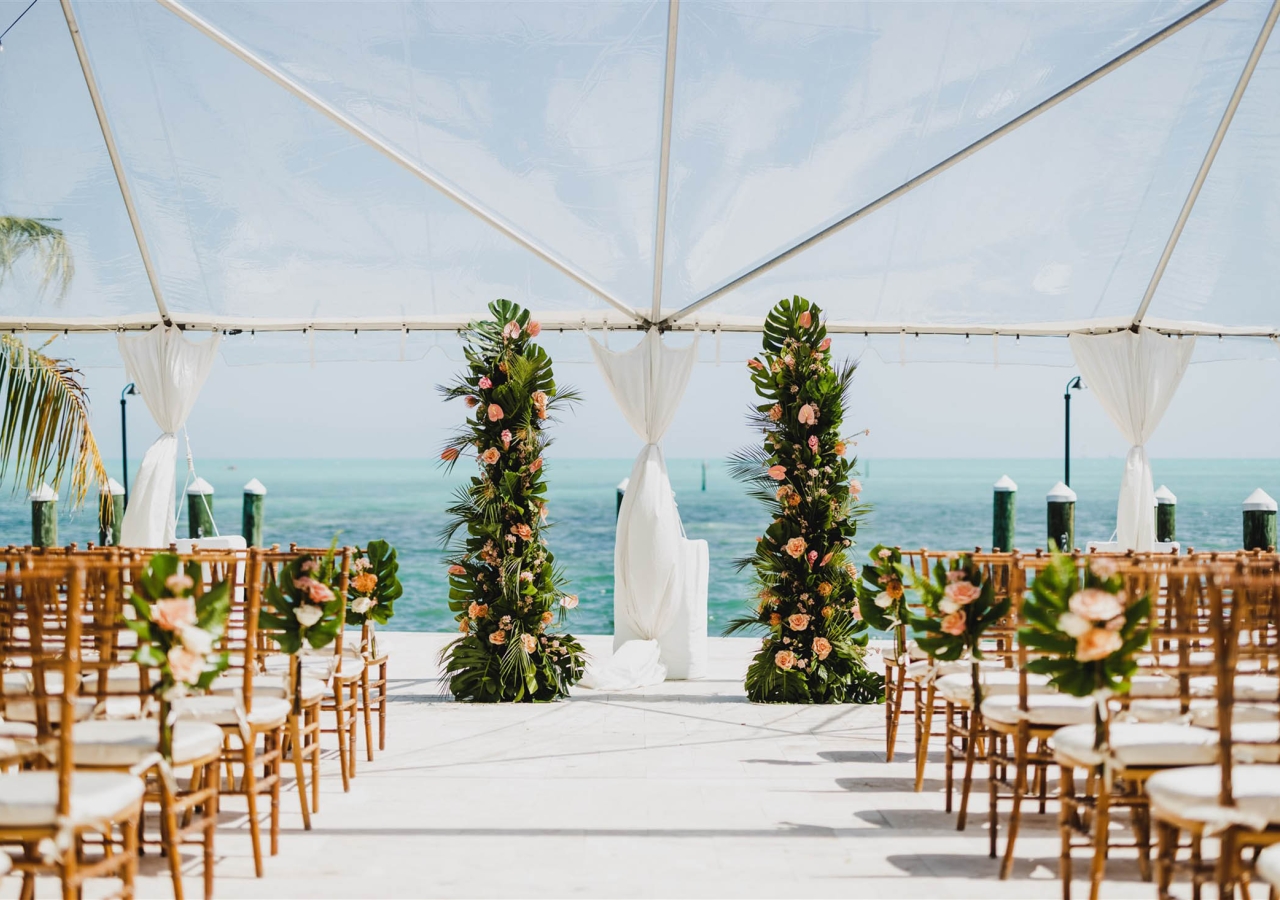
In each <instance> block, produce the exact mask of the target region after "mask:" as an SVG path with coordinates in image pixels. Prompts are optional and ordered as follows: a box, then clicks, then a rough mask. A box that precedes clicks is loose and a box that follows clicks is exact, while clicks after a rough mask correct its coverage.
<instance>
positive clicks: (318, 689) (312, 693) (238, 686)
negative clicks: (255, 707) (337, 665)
mask: <svg viewBox="0 0 1280 900" xmlns="http://www.w3.org/2000/svg"><path fill="white" fill-rule="evenodd" d="M287 678H288V676H287V675H275V674H267V675H255V676H253V696H254V697H255V698H257V697H284V698H286V699H287V698H288V696H289V689H288V685H287ZM243 690H244V679H243V678H241V676H240V675H239V673H236V674H232V675H223V676H222V677H220V678H218V680H217V681H215V682H214V683H213V685H212V686H211V687H210V688H209V692H210V693H212V694H218V695H220V696H239V695H240V693H241V692H242V691H243ZM328 692H329V688H328V686H327V685H326V684H325V683H324V682H323V681H321V680H320V679H319V678H309V677H307V676H306V675H303V677H302V690H301V692H300V693H301V694H302V702H303V703H310V702H312V701H314V700H318V699H319V698H321V697H323V696H324V695H325V694H327V693H328Z"/></svg>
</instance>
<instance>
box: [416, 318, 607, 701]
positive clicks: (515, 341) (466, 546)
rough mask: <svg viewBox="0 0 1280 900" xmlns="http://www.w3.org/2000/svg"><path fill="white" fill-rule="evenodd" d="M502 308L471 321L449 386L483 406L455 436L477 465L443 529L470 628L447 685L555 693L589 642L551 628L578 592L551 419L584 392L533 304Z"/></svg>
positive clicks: (446, 654)
mask: <svg viewBox="0 0 1280 900" xmlns="http://www.w3.org/2000/svg"><path fill="white" fill-rule="evenodd" d="M489 312H490V314H491V316H492V318H490V319H487V320H484V321H480V322H475V323H472V324H471V325H470V326H469V327H468V328H467V330H466V331H465V332H463V336H464V338H465V339H466V341H467V347H466V358H467V370H466V372H464V373H463V375H462V376H461V377H460V378H459V379H458V380H457V381H456V382H454V383H453V384H451V385H448V386H446V387H442V388H441V391H442V393H443V394H444V396H445V397H446V398H448V399H462V400H464V401H465V402H466V404H467V406H468V407H469V408H471V409H473V410H475V413H474V416H473V417H470V418H468V419H467V421H466V423H465V424H464V425H463V426H462V427H461V428H460V429H459V430H458V431H457V432H456V433H455V434H454V436H453V437H452V438H451V439H450V440H449V442H448V443H447V444H446V445H445V449H444V452H443V453H441V458H442V459H443V460H444V462H445V464H446V465H448V466H450V467H452V466H453V465H454V464H455V463H456V462H457V461H458V459H459V458H461V457H462V456H463V455H474V456H475V457H476V460H477V463H478V465H479V474H477V475H475V476H473V477H472V478H471V479H469V480H468V482H467V483H466V484H465V485H464V486H462V487H461V488H460V489H459V490H458V494H457V497H456V502H455V503H454V505H453V506H452V507H450V508H449V510H448V513H449V515H450V517H451V521H450V523H449V526H448V527H447V528H446V529H445V531H444V534H443V535H442V537H443V540H444V542H445V545H446V547H448V548H449V555H448V558H447V560H446V561H447V563H448V565H449V609H450V610H452V611H453V612H454V614H455V618H456V619H457V621H458V630H459V631H460V632H462V636H461V637H459V638H458V639H457V640H455V641H453V642H452V643H450V644H449V645H448V646H447V647H445V649H444V651H443V653H442V654H441V658H442V661H443V663H444V669H445V674H446V677H447V678H448V682H449V690H450V691H451V692H452V694H453V695H454V697H456V698H457V699H459V700H468V701H477V702H486V703H496V702H503V701H533V700H555V699H558V698H560V697H564V696H567V695H568V692H569V687H570V686H571V685H572V684H574V683H575V682H577V681H578V679H579V678H581V677H582V668H583V662H584V659H585V654H584V653H583V650H582V646H581V645H580V644H579V643H578V642H577V641H576V640H575V639H574V638H573V636H572V635H569V634H555V633H552V632H549V631H548V626H550V625H552V624H553V623H554V622H557V621H558V622H563V621H564V619H565V615H566V612H567V611H568V610H569V609H572V608H573V607H574V606H576V605H577V602H578V598H577V597H576V596H574V595H572V594H566V593H565V591H564V587H565V580H564V576H563V574H562V573H561V572H560V571H559V570H558V569H557V568H556V567H555V560H554V557H553V556H552V554H551V551H550V550H549V549H548V548H547V544H546V541H545V540H544V539H543V537H542V531H543V529H544V528H546V524H545V522H546V517H547V503H546V494H547V484H546V481H545V480H544V477H543V476H544V472H543V453H544V451H545V450H546V448H547V446H548V445H549V443H550V441H549V439H548V438H547V437H546V436H545V434H544V431H543V429H544V427H545V425H546V423H547V422H548V421H549V420H550V419H551V413H552V412H554V411H555V410H557V409H559V408H562V407H563V406H564V405H566V404H567V403H570V402H573V401H575V400H576V399H577V395H576V394H575V393H574V392H573V391H571V390H567V389H564V388H558V387H557V386H556V382H555V377H554V374H553V372H552V367H551V358H550V357H549V356H548V355H547V352H546V350H544V349H543V348H542V347H540V346H538V345H537V344H536V343H534V342H533V340H532V338H535V337H537V335H538V333H539V331H540V330H541V329H540V327H539V326H538V323H537V322H535V321H532V320H531V319H530V316H529V312H528V310H525V309H522V308H521V307H519V306H517V305H516V304H514V303H511V302H509V301H507V300H497V301H495V302H493V303H491V304H490V305H489Z"/></svg>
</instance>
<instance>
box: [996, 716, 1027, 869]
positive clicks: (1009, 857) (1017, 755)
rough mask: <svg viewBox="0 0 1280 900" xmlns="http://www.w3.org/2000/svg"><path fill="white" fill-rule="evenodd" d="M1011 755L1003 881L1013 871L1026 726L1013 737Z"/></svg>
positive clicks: (1023, 787) (1023, 785)
mask: <svg viewBox="0 0 1280 900" xmlns="http://www.w3.org/2000/svg"><path fill="white" fill-rule="evenodd" d="M1014 741H1015V744H1014V756H1013V760H1014V762H1013V769H1014V771H1013V805H1012V807H1011V808H1010V810H1009V836H1008V837H1007V838H1005V845H1004V861H1003V862H1001V864H1000V880H1001V881H1003V880H1005V879H1007V878H1008V877H1009V875H1010V874H1011V873H1012V872H1013V848H1014V844H1016V843H1017V841H1018V825H1019V824H1021V818H1022V796H1023V794H1025V793H1026V791H1027V750H1028V749H1029V748H1030V744H1031V740H1030V738H1029V737H1028V735H1027V733H1026V726H1025V725H1023V726H1020V727H1019V729H1018V734H1017V735H1015V737H1014Z"/></svg>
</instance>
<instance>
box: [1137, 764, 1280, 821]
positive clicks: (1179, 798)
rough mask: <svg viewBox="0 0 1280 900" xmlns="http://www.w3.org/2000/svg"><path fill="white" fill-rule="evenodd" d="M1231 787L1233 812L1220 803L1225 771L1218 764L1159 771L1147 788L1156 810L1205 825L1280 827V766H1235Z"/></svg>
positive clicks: (1153, 808) (1149, 781)
mask: <svg viewBox="0 0 1280 900" xmlns="http://www.w3.org/2000/svg"><path fill="white" fill-rule="evenodd" d="M1231 784H1232V793H1233V797H1234V799H1235V808H1233V809H1225V808H1223V807H1222V806H1221V805H1220V804H1219V802H1218V800H1219V796H1220V793H1221V790H1222V770H1221V769H1220V768H1218V766H1216V765H1215V766H1192V767H1190V768H1185V769H1169V770H1168V771H1165V772H1157V773H1156V774H1155V775H1152V776H1151V777H1150V778H1149V779H1147V785H1146V788H1147V796H1148V797H1150V798H1151V807H1152V810H1153V811H1156V812H1159V811H1162V810H1163V811H1166V812H1168V813H1170V814H1172V815H1175V816H1178V817H1180V818H1184V819H1190V820H1191V821H1194V822H1204V823H1205V824H1206V825H1208V826H1210V827H1211V828H1215V829H1216V828H1221V827H1223V826H1225V825H1229V824H1232V823H1238V824H1243V825H1247V826H1249V827H1252V828H1258V829H1261V828H1265V827H1267V825H1269V824H1280V766H1278V765H1237V766H1234V767H1233V768H1232V770H1231Z"/></svg>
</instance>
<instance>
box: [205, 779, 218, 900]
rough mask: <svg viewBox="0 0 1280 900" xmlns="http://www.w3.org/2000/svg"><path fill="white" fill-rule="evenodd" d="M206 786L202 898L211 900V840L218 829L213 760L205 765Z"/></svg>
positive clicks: (216, 785)
mask: <svg viewBox="0 0 1280 900" xmlns="http://www.w3.org/2000/svg"><path fill="white" fill-rule="evenodd" d="M204 777H205V782H206V786H207V787H208V788H209V789H210V790H211V791H212V796H211V797H210V798H209V800H208V801H207V805H206V807H205V811H204V815H205V826H204V900H213V865H214V858H213V841H214V836H215V835H216V834H217V831H218V807H219V803H218V763H217V762H216V761H215V762H213V763H210V764H209V765H208V766H206V767H205V774H204Z"/></svg>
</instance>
